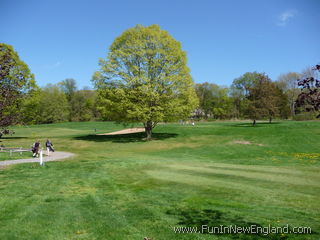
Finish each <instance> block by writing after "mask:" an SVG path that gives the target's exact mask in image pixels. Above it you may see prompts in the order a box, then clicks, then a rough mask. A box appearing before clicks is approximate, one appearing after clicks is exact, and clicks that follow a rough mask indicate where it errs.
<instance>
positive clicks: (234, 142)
mask: <svg viewBox="0 0 320 240" xmlns="http://www.w3.org/2000/svg"><path fill="white" fill-rule="evenodd" d="M232 143H233V144H244V145H250V144H253V145H257V146H263V144H261V143H252V142H249V141H244V140H236V141H233V142H232Z"/></svg>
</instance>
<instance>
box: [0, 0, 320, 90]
mask: <svg viewBox="0 0 320 240" xmlns="http://www.w3.org/2000/svg"><path fill="white" fill-rule="evenodd" d="M0 2H1V8H2V9H1V15H0V22H1V28H0V42H4V43H7V44H10V45H13V47H14V48H15V50H16V51H17V52H18V54H19V55H20V58H21V59H22V60H23V61H25V62H26V63H27V64H28V65H29V67H30V69H31V71H32V72H33V73H34V74H35V77H36V81H37V83H38V84H39V85H40V86H44V85H46V84H47V83H57V82H59V81H62V80H64V79H65V78H74V79H76V80H77V82H78V86H79V88H82V87H84V86H90V87H91V82H90V79H91V76H92V74H93V72H94V71H96V70H98V59H99V58H101V57H105V56H106V55H107V51H108V48H109V46H110V45H111V43H112V41H113V40H114V39H115V38H116V37H117V36H119V35H120V34H121V33H122V32H123V31H124V30H126V29H128V28H130V27H133V26H135V25H136V24H142V25H145V26H146V25H150V24H159V25H160V26H161V28H162V29H165V30H167V31H169V33H170V34H171V35H172V36H173V37H174V38H175V39H177V40H178V41H180V42H181V43H182V47H183V50H185V51H186V52H187V56H188V65H189V67H190V69H191V74H192V77H193V78H194V80H195V82H197V83H201V82H205V81H207V82H212V83H216V84H219V85H230V84H231V83H232V81H233V79H234V78H236V77H239V76H240V75H242V74H243V73H245V72H250V71H258V72H265V73H266V74H268V75H269V76H270V77H271V78H272V79H273V80H276V79H277V77H278V76H279V75H280V74H281V73H285V72H288V71H297V72H301V71H302V70H303V69H304V68H306V67H308V66H311V65H315V64H317V63H320V55H319V53H320V44H319V39H320V28H319V22H320V1H319V0H299V1H297V0H290V1H289V0H288V1H285V0H282V1H281V0H255V1H253V0H251V1H249V0H233V1H231V0H220V1H215V0H208V1H205V0H197V1H195V0H161V1H151V0H134V1H133V0H132V1H129V0H127V1H123V0H118V1H113V0H112V1H111V0H105V1H97V0H90V1H89V0H77V1H67V0H63V1H61V0H55V1H44V0H42V1H41V0H39V1H33V0H29V1H25V0H20V1H19V0H0Z"/></svg>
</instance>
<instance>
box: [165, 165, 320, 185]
mask: <svg viewBox="0 0 320 240" xmlns="http://www.w3.org/2000/svg"><path fill="white" fill-rule="evenodd" d="M167 167H169V168H173V169H180V170H189V171H194V172H200V173H209V174H210V173H212V174H220V175H221V174H223V175H230V176H237V177H244V178H250V179H257V180H264V181H271V182H279V183H287V184H295V185H306V186H313V187H320V186H319V180H318V179H314V178H310V177H309V178H305V177H303V176H301V175H300V176H299V175H298V176H292V175H291V176H288V175H283V174H279V173H277V172H276V173H272V172H269V173H260V172H255V171H254V172H252V171H250V170H251V169H250V167H248V168H247V169H246V171H238V170H237V169H234V170H231V169H230V168H229V169H223V168H213V167H211V168H208V167H202V166H201V167H199V166H187V165H178V164H173V165H168V166H167ZM231 168H232V165H231ZM241 170H243V169H241Z"/></svg>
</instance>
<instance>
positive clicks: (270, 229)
mask: <svg viewBox="0 0 320 240" xmlns="http://www.w3.org/2000/svg"><path fill="white" fill-rule="evenodd" d="M173 231H174V232H175V233H181V234H182V233H199V234H259V235H269V234H311V233H312V230H311V227H301V226H300V227H290V226H289V224H287V225H285V226H282V227H274V226H271V225H270V224H269V225H268V226H266V227H262V226H258V225H250V226H237V225H227V226H225V225H219V226H214V227H212V226H208V225H202V226H201V227H181V226H179V227H173Z"/></svg>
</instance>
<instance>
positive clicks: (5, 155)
mask: <svg viewBox="0 0 320 240" xmlns="http://www.w3.org/2000/svg"><path fill="white" fill-rule="evenodd" d="M21 158H32V152H12V153H11V155H10V152H0V161H4V160H15V159H21Z"/></svg>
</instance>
